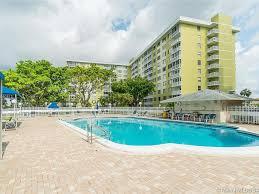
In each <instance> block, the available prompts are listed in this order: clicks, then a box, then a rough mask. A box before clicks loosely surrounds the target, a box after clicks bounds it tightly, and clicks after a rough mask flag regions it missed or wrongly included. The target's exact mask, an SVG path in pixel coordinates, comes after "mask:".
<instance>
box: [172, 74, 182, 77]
mask: <svg viewBox="0 0 259 194" xmlns="http://www.w3.org/2000/svg"><path fill="white" fill-rule="evenodd" d="M178 77H181V75H180V73H176V74H174V73H173V78H178Z"/></svg>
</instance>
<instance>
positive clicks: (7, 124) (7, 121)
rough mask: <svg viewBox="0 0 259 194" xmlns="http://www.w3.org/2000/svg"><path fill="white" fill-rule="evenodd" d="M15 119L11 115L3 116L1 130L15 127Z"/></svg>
mask: <svg viewBox="0 0 259 194" xmlns="http://www.w3.org/2000/svg"><path fill="white" fill-rule="evenodd" d="M16 127H17V121H16V120H15V119H14V118H13V117H6V118H3V130H4V131H5V130H6V129H16Z"/></svg>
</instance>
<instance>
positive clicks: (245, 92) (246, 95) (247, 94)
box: [240, 88, 252, 97]
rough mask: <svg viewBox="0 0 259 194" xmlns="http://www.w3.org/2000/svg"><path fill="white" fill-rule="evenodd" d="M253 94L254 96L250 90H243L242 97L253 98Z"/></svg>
mask: <svg viewBox="0 0 259 194" xmlns="http://www.w3.org/2000/svg"><path fill="white" fill-rule="evenodd" d="M251 94H252V92H251V90H249V89H247V88H245V89H243V90H242V91H241V92H240V95H241V96H245V97H249V96H251Z"/></svg>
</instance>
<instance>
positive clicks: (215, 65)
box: [208, 63, 220, 69]
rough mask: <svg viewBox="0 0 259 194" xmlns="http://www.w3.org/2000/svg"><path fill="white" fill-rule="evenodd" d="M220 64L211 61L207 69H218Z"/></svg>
mask: <svg viewBox="0 0 259 194" xmlns="http://www.w3.org/2000/svg"><path fill="white" fill-rule="evenodd" d="M219 67H220V65H219V64H218V63H211V64H209V65H208V69H218V68H219Z"/></svg>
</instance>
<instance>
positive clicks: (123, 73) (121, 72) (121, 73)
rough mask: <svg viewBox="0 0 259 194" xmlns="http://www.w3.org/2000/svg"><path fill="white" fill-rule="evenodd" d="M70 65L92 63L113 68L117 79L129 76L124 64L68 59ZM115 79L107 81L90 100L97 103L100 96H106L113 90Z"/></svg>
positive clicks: (71, 97) (88, 64)
mask: <svg viewBox="0 0 259 194" xmlns="http://www.w3.org/2000/svg"><path fill="white" fill-rule="evenodd" d="M67 65H68V67H75V66H85V67H88V66H90V65H97V66H100V67H102V68H105V69H113V71H114V72H115V74H116V80H117V81H118V80H122V79H126V78H128V77H129V73H128V72H129V71H128V66H127V65H124V64H118V63H102V62H93V61H72V60H70V61H67ZM112 81H113V80H109V81H108V82H106V83H105V85H104V88H103V90H100V91H96V92H95V93H94V94H93V95H92V97H91V99H90V101H91V102H92V103H93V104H95V103H96V102H97V101H98V99H99V97H100V96H106V95H108V94H109V93H110V92H111V83H112ZM74 97H75V94H71V96H70V99H71V101H73V100H74Z"/></svg>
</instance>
